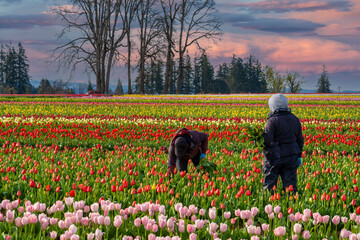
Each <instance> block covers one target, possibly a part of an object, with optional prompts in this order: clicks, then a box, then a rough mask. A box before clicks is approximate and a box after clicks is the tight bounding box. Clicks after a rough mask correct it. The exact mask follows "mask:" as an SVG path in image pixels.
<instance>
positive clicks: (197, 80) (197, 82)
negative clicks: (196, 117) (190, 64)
mask: <svg viewBox="0 0 360 240" xmlns="http://www.w3.org/2000/svg"><path fill="white" fill-rule="evenodd" d="M200 69H201V65H200V62H199V58H195V59H194V79H193V83H192V88H193V92H194V93H195V94H198V93H201V76H200Z"/></svg>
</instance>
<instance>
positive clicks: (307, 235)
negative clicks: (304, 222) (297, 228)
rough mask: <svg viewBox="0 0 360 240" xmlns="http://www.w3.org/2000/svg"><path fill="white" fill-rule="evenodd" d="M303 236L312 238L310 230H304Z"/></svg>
mask: <svg viewBox="0 0 360 240" xmlns="http://www.w3.org/2000/svg"><path fill="white" fill-rule="evenodd" d="M302 236H303V238H304V239H309V238H310V232H309V231H308V230H306V231H304V232H303V233H302Z"/></svg>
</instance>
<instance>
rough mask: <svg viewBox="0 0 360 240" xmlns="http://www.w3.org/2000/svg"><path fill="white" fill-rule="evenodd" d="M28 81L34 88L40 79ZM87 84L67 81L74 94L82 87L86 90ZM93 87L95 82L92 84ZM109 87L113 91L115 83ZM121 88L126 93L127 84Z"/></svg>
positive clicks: (51, 81) (38, 84)
mask: <svg viewBox="0 0 360 240" xmlns="http://www.w3.org/2000/svg"><path fill="white" fill-rule="evenodd" d="M49 82H50V83H51V84H52V83H53V80H49ZM30 83H31V84H32V85H33V86H34V87H36V88H38V87H39V86H40V81H37V80H31V81H30ZM87 86H88V83H79V82H69V88H72V89H74V91H75V93H76V94H78V93H79V89H81V88H83V89H84V88H85V92H86V90H87ZM93 87H95V84H93ZM109 87H110V89H111V91H112V92H115V89H116V85H111V84H110V86H109ZM123 90H124V92H125V93H127V91H128V87H127V85H126V86H123Z"/></svg>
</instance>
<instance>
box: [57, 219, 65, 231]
mask: <svg viewBox="0 0 360 240" xmlns="http://www.w3.org/2000/svg"><path fill="white" fill-rule="evenodd" d="M58 226H59V228H60V229H64V228H67V225H66V223H65V221H63V220H60V221H59V222H58Z"/></svg>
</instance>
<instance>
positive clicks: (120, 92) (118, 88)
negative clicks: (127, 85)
mask: <svg viewBox="0 0 360 240" xmlns="http://www.w3.org/2000/svg"><path fill="white" fill-rule="evenodd" d="M115 94H117V95H123V94H124V89H123V87H122V84H121V81H120V78H119V79H118V83H117V86H116V89H115Z"/></svg>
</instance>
